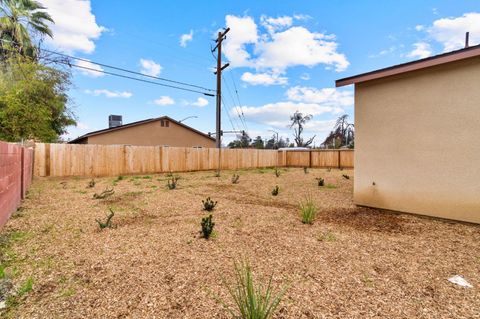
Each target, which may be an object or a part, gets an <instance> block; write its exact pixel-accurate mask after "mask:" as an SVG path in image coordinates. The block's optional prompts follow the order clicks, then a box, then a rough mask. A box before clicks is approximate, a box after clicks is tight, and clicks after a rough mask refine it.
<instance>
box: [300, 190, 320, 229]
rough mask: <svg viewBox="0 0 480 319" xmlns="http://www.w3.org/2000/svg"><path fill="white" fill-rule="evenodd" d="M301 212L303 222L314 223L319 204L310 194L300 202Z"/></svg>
mask: <svg viewBox="0 0 480 319" xmlns="http://www.w3.org/2000/svg"><path fill="white" fill-rule="evenodd" d="M300 212H301V214H302V223H304V224H309V225H311V224H313V221H314V220H315V218H316V217H317V206H316V205H315V203H314V201H313V199H312V198H311V197H310V196H309V197H307V198H305V200H304V201H303V202H301V203H300Z"/></svg>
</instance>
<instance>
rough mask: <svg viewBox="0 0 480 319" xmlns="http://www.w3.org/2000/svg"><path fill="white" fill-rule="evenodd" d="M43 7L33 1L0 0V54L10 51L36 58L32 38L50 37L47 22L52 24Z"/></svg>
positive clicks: (35, 48) (3, 54)
mask: <svg viewBox="0 0 480 319" xmlns="http://www.w3.org/2000/svg"><path fill="white" fill-rule="evenodd" d="M44 10H45V7H44V6H42V5H41V4H40V3H39V2H37V1H34V0H0V15H1V16H0V32H1V33H0V40H1V41H0V42H1V43H0V53H1V54H2V57H4V56H6V55H9V53H11V52H12V51H14V52H16V53H18V54H20V55H23V56H25V57H31V58H36V57H37V53H38V52H37V51H38V49H37V47H36V46H35V45H34V43H33V42H34V41H33V37H34V36H36V35H37V36H39V37H40V38H42V37H44V36H49V37H52V31H51V30H50V28H49V27H48V22H52V23H53V19H52V18H51V17H50V15H49V14H48V13H47V12H45V11H44Z"/></svg>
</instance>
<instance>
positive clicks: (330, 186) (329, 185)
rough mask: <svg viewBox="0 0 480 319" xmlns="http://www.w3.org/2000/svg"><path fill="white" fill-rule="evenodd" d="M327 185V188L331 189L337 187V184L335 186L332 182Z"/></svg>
mask: <svg viewBox="0 0 480 319" xmlns="http://www.w3.org/2000/svg"><path fill="white" fill-rule="evenodd" d="M325 187H326V188H329V189H335V188H337V186H335V185H333V184H330V183H328V184H327V185H326V186H325Z"/></svg>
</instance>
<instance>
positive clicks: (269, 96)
mask: <svg viewBox="0 0 480 319" xmlns="http://www.w3.org/2000/svg"><path fill="white" fill-rule="evenodd" d="M41 2H42V3H43V4H44V5H45V6H46V7H47V8H48V10H49V12H50V13H51V15H52V16H53V18H54V20H55V21H56V24H55V25H54V26H52V28H53V31H54V38H53V39H52V40H47V41H46V44H45V45H46V46H47V47H48V48H50V49H53V50H57V51H60V52H64V53H67V54H71V55H74V56H76V57H81V58H85V59H89V60H92V61H95V62H102V63H106V64H110V65H114V66H119V67H123V68H127V69H131V70H135V71H140V72H142V73H147V74H151V75H156V76H160V77H165V78H169V79H172V80H178V81H183V82H188V83H192V84H196V85H200V86H203V87H207V88H212V89H213V88H215V76H214V75H213V73H212V72H211V68H212V67H213V66H214V65H215V61H214V58H213V56H212V54H211V53H210V46H211V45H214V42H213V41H212V39H213V38H214V35H215V33H216V32H217V31H218V30H219V28H222V27H224V26H229V27H230V28H231V31H230V33H229V34H228V36H227V40H226V41H225V46H224V53H225V54H224V56H223V60H224V61H225V62H227V61H230V63H231V66H230V67H229V68H227V70H226V71H225V73H224V84H223V95H224V101H225V105H224V112H223V114H222V118H223V129H224V130H232V129H244V128H245V127H246V128H248V132H249V134H250V136H252V137H254V136H257V135H261V136H262V137H263V138H267V137H269V136H271V135H272V133H271V132H270V131H269V130H275V131H278V132H279V133H280V135H281V136H283V137H290V138H292V135H291V132H290V130H289V129H288V128H287V126H288V122H289V118H288V117H289V114H292V113H293V112H294V111H296V110H299V111H301V112H304V113H309V114H312V115H313V120H312V121H311V122H310V123H309V125H308V126H307V128H306V131H305V136H306V137H308V136H312V135H316V136H317V137H316V139H315V143H316V144H317V145H318V144H320V143H321V142H322V141H323V139H324V138H325V136H326V134H328V132H329V130H330V129H331V127H332V125H333V122H334V120H335V118H336V117H338V116H339V115H342V114H345V113H346V114H348V115H349V116H350V117H351V120H352V121H353V120H354V118H353V107H354V106H353V87H347V88H340V89H335V88H334V81H335V80H336V79H339V78H343V77H347V76H350V75H354V74H358V73H362V72H367V71H371V70H374V69H378V68H382V67H386V66H390V65H394V64H398V63H403V62H407V61H411V60H415V59H419V58H422V57H427V56H430V55H434V54H439V53H442V52H445V51H451V50H454V49H458V48H461V47H462V45H463V41H464V33H465V31H470V32H471V44H478V43H480V3H479V2H478V1H473V0H472V1H229V2H225V1H208V2H207V1H119V0H117V1H113V0H111V1H108V0H102V1H77V0H42V1H41ZM93 67H95V66H93ZM103 69H105V70H108V69H106V68H103ZM73 74H74V77H73V83H74V87H73V88H72V90H71V97H72V100H73V105H74V111H75V113H76V115H77V117H78V122H79V124H78V126H77V127H71V128H70V129H69V134H68V135H67V136H66V137H67V138H75V137H77V136H79V135H82V134H85V133H86V132H89V131H93V130H97V129H103V128H105V127H106V126H107V118H108V115H109V114H119V115H123V119H124V123H128V122H133V121H137V120H142V119H146V118H151V117H158V116H162V115H168V116H170V117H172V118H174V119H177V120H180V119H183V118H185V117H187V116H197V117H198V118H191V119H188V120H186V121H185V123H186V124H188V125H191V126H193V127H195V128H197V129H199V130H201V131H204V132H209V131H211V132H213V131H214V130H215V98H213V97H207V96H203V95H200V94H197V93H190V92H184V91H179V90H174V89H171V88H164V87H160V86H156V85H150V84H146V83H140V82H135V81H131V80H126V79H120V78H116V77H112V76H108V75H104V76H100V75H101V74H99V73H95V72H85V71H83V72H82V71H79V70H74V71H73ZM235 87H236V88H237V91H238V97H237V95H236V94H235V89H234V88H235ZM242 113H243V118H244V119H245V123H243V122H242V121H241V119H240V116H239V114H240V115H241V114H242ZM229 116H230V118H231V121H230V119H229ZM233 138H234V136H233V135H226V136H224V141H225V142H228V141H230V140H231V139H233Z"/></svg>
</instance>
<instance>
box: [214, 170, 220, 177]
mask: <svg viewBox="0 0 480 319" xmlns="http://www.w3.org/2000/svg"><path fill="white" fill-rule="evenodd" d="M215 177H220V170H219V169H218V170H216V171H215Z"/></svg>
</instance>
